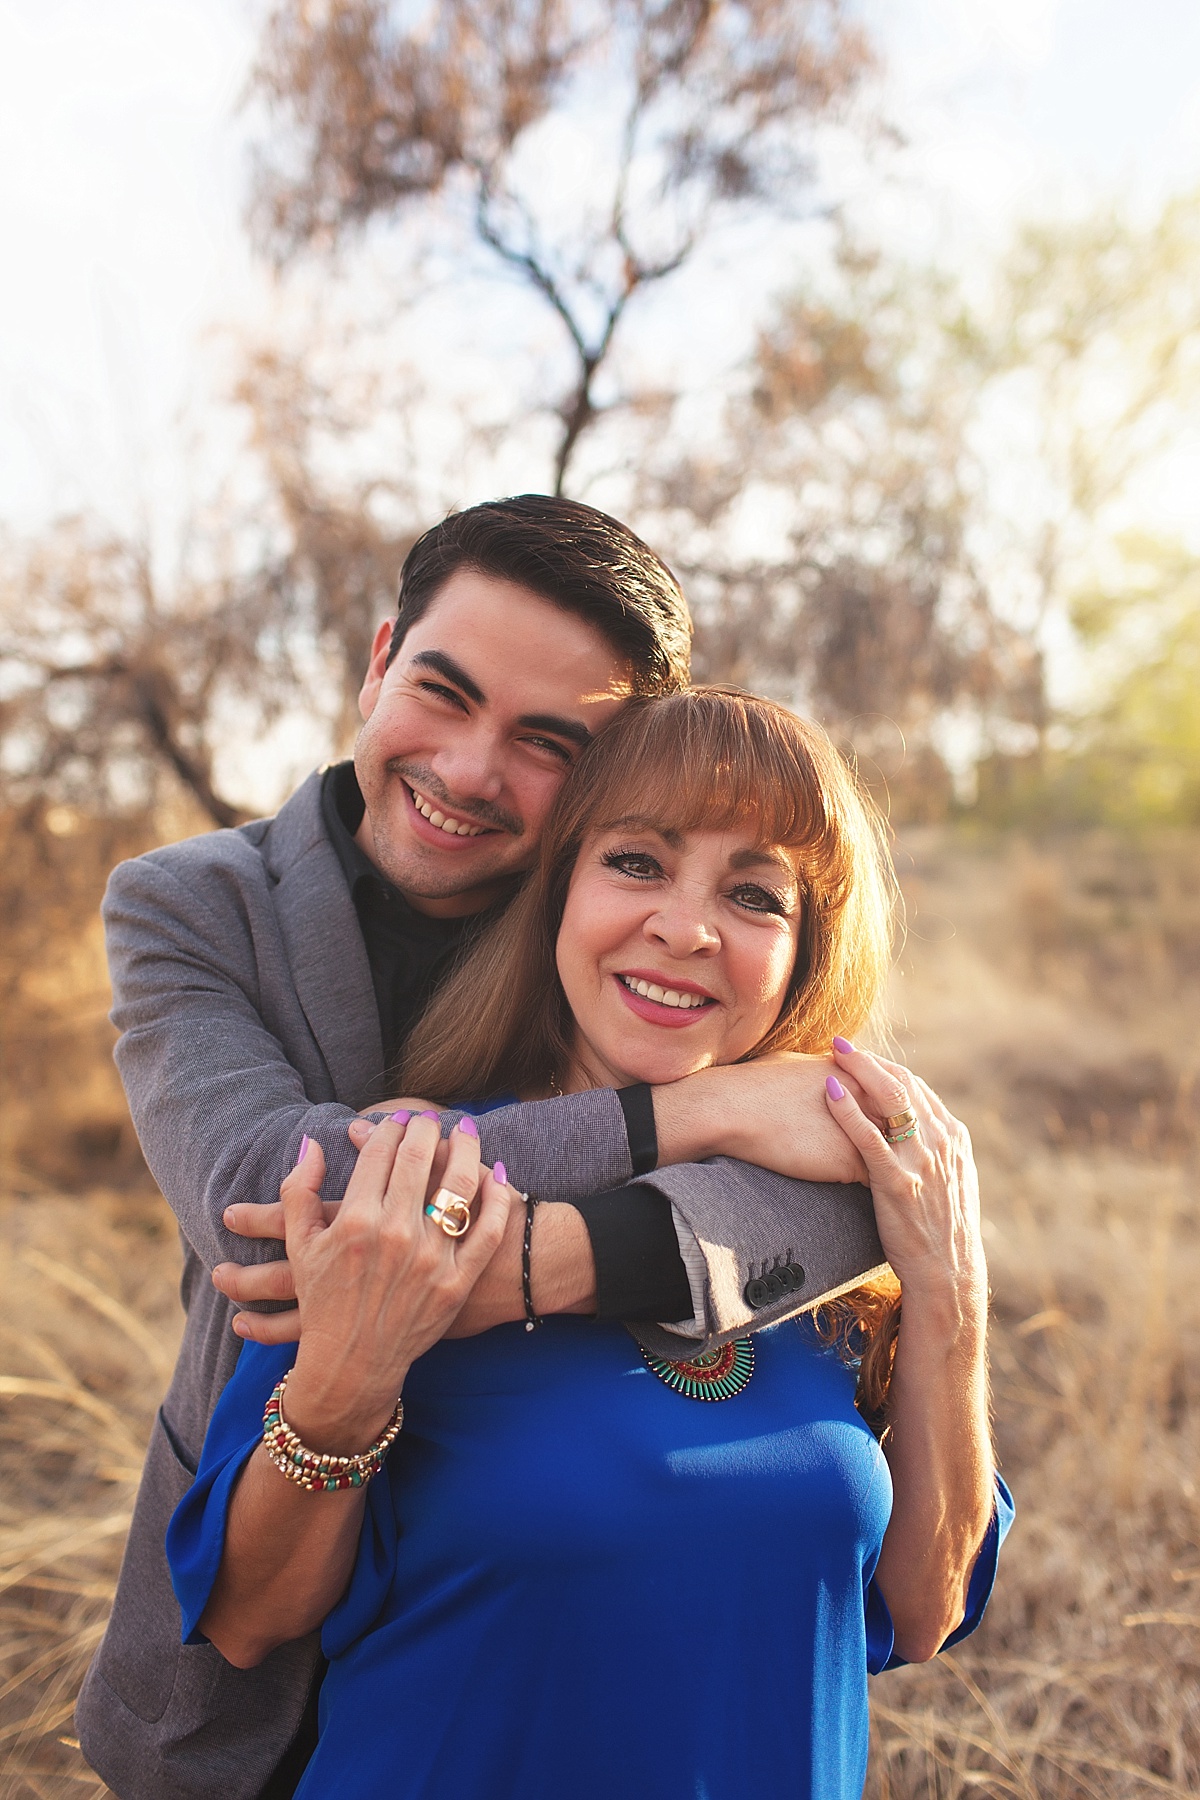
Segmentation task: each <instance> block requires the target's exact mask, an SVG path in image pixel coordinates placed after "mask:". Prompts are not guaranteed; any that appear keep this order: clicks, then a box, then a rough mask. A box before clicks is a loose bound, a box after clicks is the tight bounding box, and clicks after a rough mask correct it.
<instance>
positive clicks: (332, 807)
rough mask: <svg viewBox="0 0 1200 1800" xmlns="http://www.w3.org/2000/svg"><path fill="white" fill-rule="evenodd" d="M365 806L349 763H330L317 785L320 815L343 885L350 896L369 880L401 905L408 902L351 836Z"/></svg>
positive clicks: (360, 821) (359, 823)
mask: <svg viewBox="0 0 1200 1800" xmlns="http://www.w3.org/2000/svg"><path fill="white" fill-rule="evenodd" d="M365 811H366V804H365V802H364V800H363V797H362V789H361V788H360V787H359V785H358V777H357V775H356V774H355V773H354V764H353V763H352V762H341V763H331V764H330V765H329V767H328V768H327V769H326V770H325V778H324V781H323V783H322V786H321V816H322V818H323V819H324V821H325V829H326V831H327V832H328V833H329V841H330V843H331V844H332V845H333V847H334V850H335V851H336V852H337V859H338V861H339V862H340V863H341V865H342V873H343V874H344V875H345V877H346V885H347V887H348V888H349V889H350V892H351V893H352V894H353V893H354V891H355V889H356V888H357V887H358V885H359V883H360V882H363V881H370V882H373V883H374V885H375V886H376V887H378V888H381V889H382V890H383V892H384V893H386V894H389V895H393V896H394V897H395V898H396V899H397V900H399V901H400V902H401V904H402V905H405V906H406V905H407V904H408V902H407V901H406V900H405V899H404V896H403V894H402V893H401V892H400V890H399V888H397V887H393V886H392V883H391V882H390V881H389V880H388V879H387V877H386V876H385V875H382V874H381V873H380V872H379V870H378V869H377V868H376V867H375V864H374V863H373V862H372V861H371V859H370V857H369V856H368V855H367V853H366V851H365V850H364V849H363V848H362V846H361V845H360V844H359V843H358V841H357V839H356V838H355V836H354V834H355V832H356V831H357V830H358V828H359V826H360V825H361V824H362V818H363V813H364V812H365Z"/></svg>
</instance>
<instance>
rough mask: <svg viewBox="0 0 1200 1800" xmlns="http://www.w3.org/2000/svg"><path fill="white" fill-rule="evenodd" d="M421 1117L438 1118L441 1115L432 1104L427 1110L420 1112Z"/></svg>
mask: <svg viewBox="0 0 1200 1800" xmlns="http://www.w3.org/2000/svg"><path fill="white" fill-rule="evenodd" d="M420 1117H421V1118H422V1119H436V1118H438V1117H440V1115H439V1114H438V1113H435V1112H434V1110H433V1108H432V1106H430V1107H427V1108H426V1110H425V1111H424V1112H423V1113H421V1114H420Z"/></svg>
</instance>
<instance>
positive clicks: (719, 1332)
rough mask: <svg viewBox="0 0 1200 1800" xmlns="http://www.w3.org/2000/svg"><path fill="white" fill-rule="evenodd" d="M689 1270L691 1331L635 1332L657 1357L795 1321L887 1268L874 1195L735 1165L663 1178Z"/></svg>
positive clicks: (652, 1180)
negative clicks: (877, 1228) (692, 1315)
mask: <svg viewBox="0 0 1200 1800" xmlns="http://www.w3.org/2000/svg"><path fill="white" fill-rule="evenodd" d="M632 1185H634V1186H641V1187H647V1188H651V1189H653V1190H655V1191H656V1192H658V1193H660V1194H663V1195H665V1197H666V1198H667V1199H668V1200H669V1201H670V1202H671V1205H672V1208H673V1210H674V1217H675V1229H676V1234H677V1235H678V1238H679V1248H680V1254H681V1255H682V1257H683V1261H684V1266H685V1268H686V1269H687V1271H688V1279H689V1283H690V1285H691V1289H692V1299H693V1305H694V1308H695V1317H694V1319H693V1321H692V1323H691V1325H690V1326H689V1325H687V1324H683V1325H679V1324H674V1325H671V1326H670V1327H667V1326H665V1325H646V1324H642V1323H640V1322H638V1323H632V1324H630V1325H629V1330H630V1331H631V1332H632V1333H633V1335H634V1337H635V1338H636V1339H637V1340H638V1342H639V1343H640V1344H642V1345H643V1346H644V1347H645V1348H646V1349H647V1350H649V1351H650V1352H651V1354H652V1355H655V1356H667V1357H688V1356H695V1355H696V1353H697V1350H698V1349H700V1348H704V1349H711V1348H713V1347H715V1346H716V1345H717V1344H721V1343H725V1342H727V1341H728V1340H729V1339H730V1338H734V1337H738V1336H741V1335H742V1334H743V1333H745V1332H748V1331H761V1330H762V1329H763V1328H764V1327H765V1326H767V1325H775V1324H778V1323H779V1321H780V1320H781V1319H791V1318H795V1317H796V1316H797V1315H798V1314H800V1313H803V1312H808V1311H810V1310H811V1309H812V1308H813V1307H814V1306H817V1305H819V1303H820V1302H821V1301H822V1300H830V1299H833V1298H834V1297H835V1296H836V1295H837V1294H841V1293H846V1292H847V1291H848V1290H849V1289H850V1288H853V1287H857V1286H858V1285H859V1283H860V1282H862V1281H865V1280H867V1279H869V1278H870V1277H871V1276H873V1275H879V1274H882V1273H883V1272H884V1271H885V1270H886V1268H887V1266H888V1265H887V1262H886V1260H885V1258H884V1254H883V1246H882V1245H881V1244H880V1242H879V1233H878V1232H877V1230H876V1228H875V1209H874V1205H873V1203H872V1200H871V1192H870V1189H869V1188H865V1187H861V1186H859V1185H858V1184H857V1183H845V1184H841V1183H835V1182H815V1181H794V1180H791V1179H789V1178H788V1177H787V1176H784V1175H776V1174H773V1173H772V1172H771V1171H770V1170H768V1169H758V1168H755V1167H754V1166H753V1165H751V1164H750V1163H743V1162H736V1161H734V1160H733V1159H732V1158H730V1157H714V1158H713V1159H712V1160H711V1161H709V1162H704V1163H688V1164H680V1165H678V1166H677V1167H674V1168H666V1169H656V1170H655V1171H654V1173H653V1174H651V1175H643V1176H640V1177H638V1179H637V1181H636V1182H635V1183H633V1184H632Z"/></svg>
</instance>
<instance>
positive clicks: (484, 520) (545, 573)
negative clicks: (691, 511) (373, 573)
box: [388, 494, 692, 694]
mask: <svg viewBox="0 0 1200 1800" xmlns="http://www.w3.org/2000/svg"><path fill="white" fill-rule="evenodd" d="M457 569H477V570H479V572H480V573H481V574H484V575H493V576H496V577H497V578H499V579H500V580H502V581H513V582H517V583H519V585H520V586H521V587H525V588H529V589H531V590H532V592H533V593H535V594H538V595H540V596H541V598H542V599H544V600H549V601H550V602H551V604H552V605H554V606H559V607H561V608H562V610H563V611H564V612H570V613H576V614H578V616H579V617H580V618H581V619H586V621H587V622H588V624H589V625H593V626H594V627H595V628H596V630H597V631H599V632H600V633H601V634H602V636H604V637H605V638H607V640H608V642H609V643H610V644H612V645H613V646H614V648H615V649H617V650H619V651H620V652H621V654H622V655H623V656H625V657H627V658H628V660H629V663H630V665H631V667H632V670H633V689H634V692H635V693H637V694H669V693H676V692H678V691H679V689H681V688H685V687H686V686H687V685H688V681H689V679H690V676H691V653H692V621H691V617H690V615H689V613H688V609H687V602H686V601H685V599H684V597H683V593H682V590H681V589H680V586H679V583H678V582H677V581H676V579H675V577H674V576H673V575H672V573H671V571H670V569H668V567H667V565H666V564H665V563H664V562H663V561H661V559H660V558H659V557H657V556H655V554H654V552H653V550H651V549H650V548H649V546H648V545H646V544H643V542H642V540H641V538H639V537H635V536H634V534H633V532H632V531H630V530H629V527H628V526H627V525H622V524H621V523H620V521H619V520H617V519H613V518H610V517H609V515H608V514H607V513H602V512H597V510H596V508H595V507H594V506H583V505H581V503H580V502H579V501H578V500H562V499H559V498H556V497H555V496H554V495H552V494H518V495H516V496H514V497H513V498H512V499H509V500H488V501H486V502H484V504H483V505H481V506H471V507H468V508H467V509H466V511H464V512H457V513H451V514H450V516H449V518H446V519H443V520H442V522H441V524H440V525H435V526H433V528H432V529H431V530H429V531H427V532H426V533H425V535H424V536H423V537H419V538H418V539H417V541H416V543H415V544H414V545H413V547H412V549H411V550H410V551H409V553H408V555H407V556H406V557H405V559H404V567H403V568H402V569H401V571H400V611H399V616H398V617H397V619H396V623H395V625H394V626H393V628H392V642H391V647H390V649H389V651H388V661H389V663H390V662H391V661H392V659H393V657H394V656H395V655H396V653H397V651H398V650H399V648H400V645H401V643H402V642H403V641H404V638H405V635H406V634H407V632H408V631H409V630H410V629H411V627H412V626H413V625H415V624H416V622H417V620H418V619H419V618H421V617H422V615H423V614H424V613H426V612H427V611H428V609H429V607H430V605H431V603H432V601H433V600H434V599H435V597H436V595H437V593H438V590H439V589H440V588H441V587H442V585H443V583H444V582H446V581H448V580H449V578H450V576H451V575H453V574H454V573H455V571H456V570H457Z"/></svg>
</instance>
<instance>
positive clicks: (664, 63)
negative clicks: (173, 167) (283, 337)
mask: <svg viewBox="0 0 1200 1800" xmlns="http://www.w3.org/2000/svg"><path fill="white" fill-rule="evenodd" d="M852 15H853V8H852V7H851V6H850V5H849V4H848V0H607V3H601V0H524V3H522V0H445V3H444V4H441V5H438V6H436V7H433V6H430V7H427V8H425V9H422V10H421V11H420V12H419V13H418V14H416V15H415V16H414V14H413V12H412V10H411V9H409V8H406V7H402V6H401V5H399V4H398V3H397V0H318V3H315V4H314V3H313V0H285V3H284V4H282V5H281V6H279V7H278V8H277V10H276V11H275V12H274V13H273V14H272V16H271V19H270V21H269V24H268V26H267V30H266V33H265V36H264V39H263V45H262V52H261V56H260V60H259V64H258V69H257V75H256V85H257V90H258V92H259V93H260V94H261V95H262V96H264V97H265V98H266V100H267V101H268V103H269V105H270V107H271V109H272V112H273V115H274V118H275V121H276V126H277V135H276V140H275V142H274V143H273V145H272V149H271V159H270V161H269V163H264V166H263V168H262V170H261V173H260V177H259V181H258V188H257V204H256V208H255V219H256V224H257V227H258V231H259V235H260V238H261V240H262V241H263V242H264V243H265V244H266V245H268V246H269V247H270V249H271V250H272V251H273V253H274V254H275V255H276V257H277V258H279V259H280V260H281V261H282V260H286V259H288V258H289V257H292V256H294V255H295V253H296V252H297V251H299V250H301V249H302V248H305V247H308V246H323V247H325V248H327V249H330V250H334V249H337V248H339V247H340V246H342V245H343V244H344V243H345V242H346V241H347V240H348V239H349V238H350V237H351V235H352V234H353V233H355V232H356V231H361V230H362V229H363V228H364V227H365V226H366V225H367V224H368V223H369V222H371V221H373V220H390V219H394V218H396V217H398V216H399V215H400V214H402V213H403V212H404V210H405V209H406V208H409V207H411V206H412V204H413V203H414V202H416V201H419V200H426V201H428V200H430V199H436V200H437V201H438V202H440V203H442V204H443V205H444V207H445V209H446V210H447V211H448V212H456V211H457V212H460V213H464V214H465V215H467V216H469V218H470V221H471V225H472V227H473V231H474V234H475V238H476V241H477V243H478V244H480V245H482V246H484V247H485V248H486V250H487V251H488V252H490V254H491V255H492V256H493V257H494V259H495V260H496V261H497V262H498V264H499V265H500V266H501V267H502V268H503V269H504V270H506V271H508V272H509V273H510V274H512V275H515V276H516V277H517V278H518V279H519V281H520V282H522V283H523V284H524V285H525V286H526V287H527V289H528V290H529V291H530V292H531V293H532V294H534V295H536V296H537V297H538V299H539V300H540V301H541V303H542V304H543V305H544V306H545V307H547V308H548V309H549V310H550V312H551V314H552V315H553V317H554V318H555V319H556V320H557V322H558V324H559V326H560V327H561V331H562V334H563V340H564V342H565V345H566V349H567V352H568V355H569V358H570V374H569V376H568V377H567V378H566V379H565V381H564V383H563V386H562V389H561V391H560V393H559V395H558V397H557V399H556V400H555V401H554V402H553V411H554V413H555V414H556V417H557V443H556V447H555V452H554V490H555V492H558V493H561V492H562V491H563V490H564V488H565V486H566V485H567V483H568V480H569V477H570V474H571V470H572V464H573V460H574V458H575V455H576V451H577V449H578V446H579V444H580V440H581V438H582V437H583V436H584V434H585V433H586V432H587V431H588V429H589V427H591V426H592V425H593V424H594V423H595V422H596V420H597V419H598V417H599V416H600V415H601V413H602V412H604V411H606V410H610V409H611V408H612V407H613V406H614V405H616V404H617V401H616V400H609V401H607V402H606V401H603V400H602V399H601V397H600V394H599V391H598V382H599V378H600V376H601V373H602V371H607V370H608V368H609V366H610V364H611V361H612V353H613V348H614V343H615V340H616V337H617V333H618V329H619V327H620V325H621V323H622V321H623V319H624V317H625V315H626V313H627V310H628V308H629V306H630V303H631V302H632V301H633V300H634V299H635V298H636V297H637V296H638V295H640V294H642V293H644V292H645V291H646V290H647V289H649V288H652V287H654V286H655V285H657V284H659V283H661V282H663V281H665V280H666V279H667V278H668V277H669V276H671V275H673V274H674V273H676V272H677V271H678V270H680V269H681V268H682V267H683V265H684V264H685V263H686V262H687V261H688V260H689V258H691V257H692V256H693V254H694V253H695V251H696V249H697V247H698V245H699V244H700V243H701V241H702V239H703V238H704V236H705V235H706V233H708V232H709V231H710V230H711V229H712V227H713V226H714V225H715V224H717V223H718V222H719V221H720V220H721V219H722V218H729V217H730V216H733V215H737V214H744V213H745V212H746V211H747V210H748V209H750V208H752V207H764V206H771V207H776V208H783V209H784V210H788V209H794V208H795V207H796V206H797V203H798V197H799V195H800V193H801V192H802V191H803V188H804V187H805V185H806V182H807V180H808V179H809V178H810V177H811V170H810V168H809V166H808V161H807V155H808V152H809V150H810V147H811V133H812V127H813V125H814V123H815V122H817V121H818V120H821V119H823V118H828V117H830V116H832V115H834V114H836V113H837V112H838V111H839V109H842V108H844V107H845V105H846V104H847V103H848V101H849V99H850V97H851V96H852V95H853V94H854V92H855V90H856V88H857V87H858V85H859V83H860V82H861V79H862V77H863V74H864V72H865V71H866V70H867V69H868V67H869V66H870V62H871V58H870V53H869V50H868V46H867V43H866V40H865V38H864V36H863V33H862V31H861V29H860V28H859V27H858V26H857V25H856V24H855V23H854V22H853V16H852ZM598 100H599V101H600V102H601V104H600V105H599V107H598V116H597V118H596V133H597V135H598V137H599V139H600V141H602V142H603V143H604V144H605V145H606V150H607V154H606V156H605V158H604V163H605V168H604V185H605V189H606V192H605V193H604V194H603V195H602V196H598V197H596V198H593V199H592V200H591V201H590V203H588V204H586V205H583V206H581V207H579V208H577V209H574V208H573V209H572V212H573V216H572V218H571V219H570V220H569V222H568V223H567V224H565V225H564V224H563V223H562V222H561V221H559V222H557V223H556V222H555V220H554V218H553V211H552V209H551V208H549V207H547V206H545V205H543V204H541V202H542V200H543V197H544V196H543V190H544V188H545V186H546V185H547V173H548V168H547V158H550V157H552V156H553V150H552V148H551V140H550V137H549V135H548V130H547V128H548V127H549V126H550V125H552V123H553V121H554V120H555V119H556V118H558V119H561V118H562V117H563V116H565V115H566V114H567V113H568V112H569V111H570V110H571V109H572V108H573V107H574V108H579V107H581V106H591V107H592V108H593V110H594V111H595V110H596V109H597V101H598ZM539 130H540V132H541V134H542V135H541V138H540V140H539V139H537V138H536V137H535V134H536V133H538V132H539Z"/></svg>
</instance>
